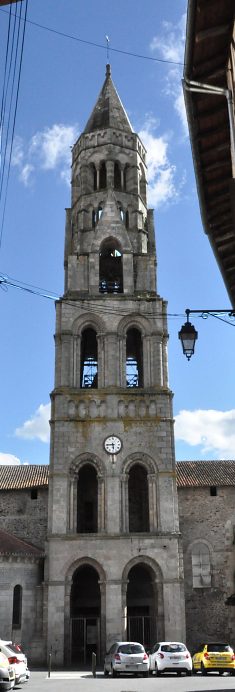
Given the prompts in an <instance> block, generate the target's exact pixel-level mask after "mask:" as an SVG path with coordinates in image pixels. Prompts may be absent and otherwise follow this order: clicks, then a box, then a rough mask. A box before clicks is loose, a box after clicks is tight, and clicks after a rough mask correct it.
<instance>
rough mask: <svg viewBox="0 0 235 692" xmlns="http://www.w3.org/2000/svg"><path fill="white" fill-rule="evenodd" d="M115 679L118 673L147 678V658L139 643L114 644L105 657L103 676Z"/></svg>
mask: <svg viewBox="0 0 235 692" xmlns="http://www.w3.org/2000/svg"><path fill="white" fill-rule="evenodd" d="M109 673H111V675H112V677H113V678H116V677H117V675H119V674H120V673H125V674H127V673H132V674H134V675H139V674H140V675H142V676H143V677H148V674H149V657H148V654H147V653H146V651H145V648H144V646H143V644H139V642H115V643H114V644H112V646H111V648H110V649H109V651H108V652H107V653H106V655H105V659H104V675H109Z"/></svg>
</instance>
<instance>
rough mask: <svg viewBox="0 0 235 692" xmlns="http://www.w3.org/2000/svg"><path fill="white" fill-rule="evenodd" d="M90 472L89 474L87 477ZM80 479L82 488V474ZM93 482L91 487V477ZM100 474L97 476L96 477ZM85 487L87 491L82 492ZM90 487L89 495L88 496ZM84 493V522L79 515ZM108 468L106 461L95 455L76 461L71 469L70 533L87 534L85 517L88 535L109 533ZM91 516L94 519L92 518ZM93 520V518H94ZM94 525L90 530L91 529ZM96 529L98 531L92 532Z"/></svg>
mask: <svg viewBox="0 0 235 692" xmlns="http://www.w3.org/2000/svg"><path fill="white" fill-rule="evenodd" d="M91 469H92V473H91V471H90V470H91ZM86 470H87V471H88V475H87V474H86ZM80 472H81V473H82V475H81V477H80V486H79V473H80ZM89 474H90V479H91V481H92V488H91V487H89V483H88V480H89V478H88V476H89ZM95 474H96V475H95ZM82 486H83V489H82ZM86 487H87V493H86ZM80 492H82V508H83V509H81V511H82V512H83V515H84V517H83V520H81V517H80V515H79V497H80ZM104 498H105V468H104V464H103V462H102V460H101V459H100V458H99V457H98V456H96V455H95V454H81V455H79V456H78V457H76V459H74V460H73V461H72V462H71V464H70V468H69V508H68V525H69V531H70V533H73V534H74V533H84V531H83V530H81V526H82V525H84V520H85V516H86V517H87V522H86V521H85V525H86V526H87V529H86V530H85V533H90V532H91V533H102V532H103V531H104V530H105V512H104V502H105V500H104ZM89 517H90V518H89ZM92 517H93V518H92ZM89 523H90V529H89ZM92 526H94V527H95V528H94V530H92Z"/></svg>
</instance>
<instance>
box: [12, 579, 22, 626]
mask: <svg viewBox="0 0 235 692" xmlns="http://www.w3.org/2000/svg"><path fill="white" fill-rule="evenodd" d="M21 614H22V586H20V584H16V586H15V587H14V591H13V608H12V627H14V628H15V629H16V628H18V629H19V628H20V627H21Z"/></svg>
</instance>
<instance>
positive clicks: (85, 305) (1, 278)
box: [0, 274, 235, 327]
mask: <svg viewBox="0 0 235 692" xmlns="http://www.w3.org/2000/svg"><path fill="white" fill-rule="evenodd" d="M8 286H10V287H12V288H17V289H19V290H21V291H25V292H26V293H31V294H32V295H36V296H39V297H41V298H47V299H49V300H53V301H59V302H62V303H64V305H68V306H70V307H71V306H72V307H73V308H77V309H79V310H86V311H88V310H89V312H93V313H99V314H100V313H103V314H117V315H119V316H121V317H126V315H128V314H129V310H127V311H123V310H119V309H115V308H114V306H112V307H111V306H110V307H109V306H105V305H104V303H98V301H97V300H95V301H94V303H93V305H92V304H91V303H90V301H89V300H88V299H87V298H79V305H76V302H75V301H72V300H67V298H65V297H61V296H59V295H56V293H54V294H53V295H52V294H51V293H50V292H49V291H46V290H45V289H42V288H39V287H33V285H32V284H25V283H23V282H19V281H17V280H16V279H15V280H14V279H11V280H10V277H7V276H6V275H3V274H0V288H3V289H5V290H6V289H7V287H8ZM98 300H100V298H99V299H98ZM81 303H82V305H81ZM231 312H232V308H231ZM141 314H142V313H141ZM224 314H227V313H226V312H225V313H224ZM144 316H147V317H148V319H156V318H157V317H161V316H162V315H158V314H154V315H153V314H152V312H148V310H145V311H144ZM209 316H211V317H215V318H216V319H218V320H220V321H221V322H225V324H229V325H230V326H231V327H235V323H233V322H230V321H228V320H225V319H223V318H222V317H219V315H218V314H216V312H212V311H211V312H210V313H209V314H208V317H209ZM166 317H167V318H168V319H174V318H176V319H184V317H185V314H184V313H166ZM231 317H233V318H234V315H231ZM194 318H195V319H203V312H202V313H201V314H198V315H194Z"/></svg>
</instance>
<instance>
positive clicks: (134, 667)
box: [126, 665, 137, 670]
mask: <svg viewBox="0 0 235 692" xmlns="http://www.w3.org/2000/svg"><path fill="white" fill-rule="evenodd" d="M126 668H131V670H137V666H134V665H130V666H128V665H126Z"/></svg>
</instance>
